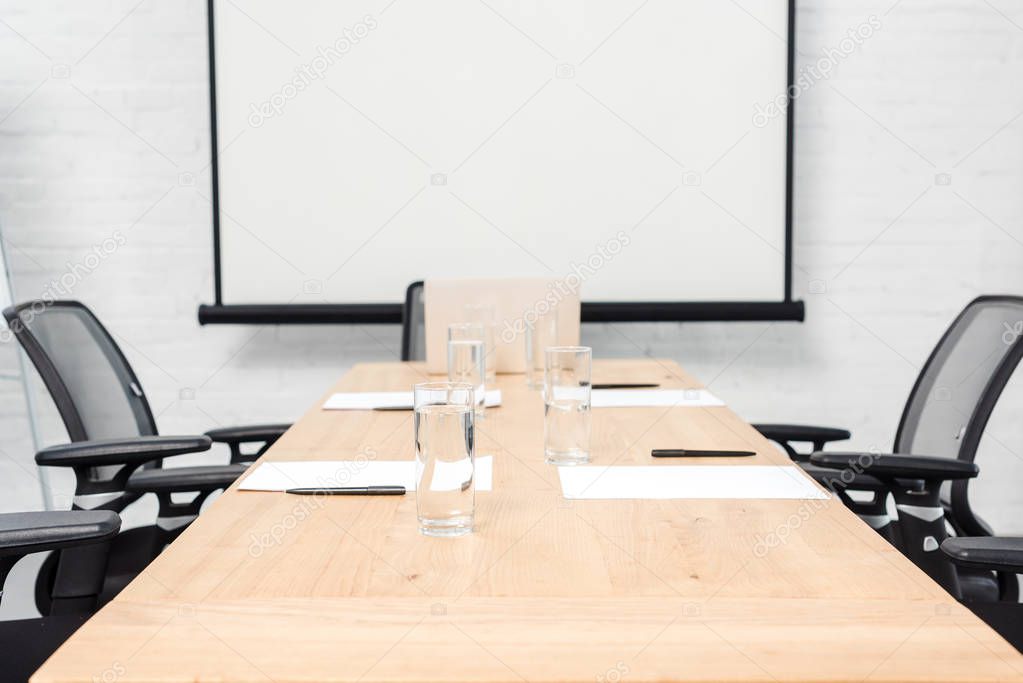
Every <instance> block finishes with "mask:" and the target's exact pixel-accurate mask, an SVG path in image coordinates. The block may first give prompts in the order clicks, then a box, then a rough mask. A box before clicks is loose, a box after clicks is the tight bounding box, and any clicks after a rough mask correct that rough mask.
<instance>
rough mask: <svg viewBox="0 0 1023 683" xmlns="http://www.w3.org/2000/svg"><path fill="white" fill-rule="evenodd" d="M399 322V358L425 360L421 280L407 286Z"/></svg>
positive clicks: (424, 310)
mask: <svg viewBox="0 0 1023 683" xmlns="http://www.w3.org/2000/svg"><path fill="white" fill-rule="evenodd" d="M401 324H402V329H401V359H402V360H426V307H425V306H424V304H423V283H422V282H413V283H412V284H410V285H409V286H408V290H406V292H405V307H404V309H403V310H402V319H401Z"/></svg>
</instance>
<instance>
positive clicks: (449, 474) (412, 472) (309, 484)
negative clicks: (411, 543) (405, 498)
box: [238, 455, 494, 491]
mask: <svg viewBox="0 0 1023 683" xmlns="http://www.w3.org/2000/svg"><path fill="white" fill-rule="evenodd" d="M466 475H467V472H466V471H465V465H464V464H449V466H447V467H438V468H436V470H435V471H434V478H433V482H434V483H435V484H436V488H439V489H447V488H454V485H457V484H460V483H461V482H463V481H465V480H466V478H467V477H466ZM493 478H494V458H493V457H492V456H489V455H484V456H481V457H478V458H476V490H477V491H489V490H491V488H492V487H493ZM388 485H391V486H404V487H405V489H406V490H408V491H415V490H416V463H415V461H414V460H373V461H368V460H295V461H288V462H284V461H275V462H264V463H260V465H259V467H257V468H256V469H255V470H254V471H253V472H252V473H251V474H249V475H248V476H247V477H245V479H243V480H242V483H241V484H240V485H239V486H238V490H240V491H284V490H287V489H295V488H317V487H331V486H388Z"/></svg>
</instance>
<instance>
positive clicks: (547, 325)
mask: <svg viewBox="0 0 1023 683" xmlns="http://www.w3.org/2000/svg"><path fill="white" fill-rule="evenodd" d="M557 344H558V312H557V311H556V310H549V311H547V313H545V314H544V315H537V317H536V320H534V321H533V322H532V323H526V384H528V385H529V388H530V389H543V382H544V379H543V373H544V350H545V349H546V348H547V347H549V346H557Z"/></svg>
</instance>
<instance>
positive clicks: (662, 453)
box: [650, 448, 756, 458]
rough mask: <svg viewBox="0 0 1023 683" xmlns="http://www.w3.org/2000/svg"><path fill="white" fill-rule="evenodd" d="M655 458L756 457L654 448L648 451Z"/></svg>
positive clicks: (734, 453) (738, 453)
mask: <svg viewBox="0 0 1023 683" xmlns="http://www.w3.org/2000/svg"><path fill="white" fill-rule="evenodd" d="M650 455H652V456H654V457H655V458H744V457H748V456H751V455H756V453H754V452H753V451H709V450H702V451H701V450H687V449H685V448H655V449H654V450H652V451H650Z"/></svg>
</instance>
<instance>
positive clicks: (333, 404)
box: [323, 389, 501, 410]
mask: <svg viewBox="0 0 1023 683" xmlns="http://www.w3.org/2000/svg"><path fill="white" fill-rule="evenodd" d="M486 403H487V407H488V408H493V407H496V406H499V405H501V390H500V389H491V390H490V391H488V392H487V398H486ZM412 404H413V394H412V392H411V391H344V392H340V393H337V394H334V395H332V396H331V397H330V398H328V399H327V400H326V401H325V402H324V404H323V409H324V410H375V409H377V408H385V409H392V410H400V409H407V410H412Z"/></svg>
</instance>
